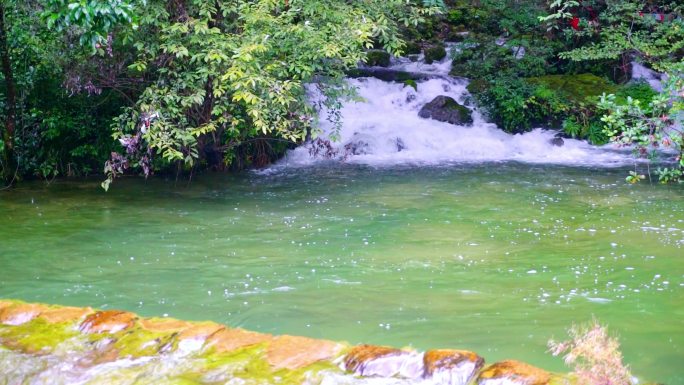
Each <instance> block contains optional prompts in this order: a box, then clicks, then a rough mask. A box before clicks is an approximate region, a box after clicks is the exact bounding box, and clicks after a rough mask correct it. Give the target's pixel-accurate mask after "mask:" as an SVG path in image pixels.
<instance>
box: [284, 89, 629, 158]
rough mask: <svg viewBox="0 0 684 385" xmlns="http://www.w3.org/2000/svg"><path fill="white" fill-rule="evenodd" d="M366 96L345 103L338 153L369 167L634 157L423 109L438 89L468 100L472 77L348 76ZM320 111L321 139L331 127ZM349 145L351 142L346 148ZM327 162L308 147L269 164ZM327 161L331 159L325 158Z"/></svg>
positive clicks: (539, 132) (544, 132)
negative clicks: (454, 120)
mask: <svg viewBox="0 0 684 385" xmlns="http://www.w3.org/2000/svg"><path fill="white" fill-rule="evenodd" d="M348 81H349V83H350V84H351V85H352V86H354V87H356V88H357V89H358V93H359V94H360V96H361V97H362V98H363V99H364V101H363V102H346V103H344V104H343V108H342V127H341V130H340V132H339V140H338V141H336V142H333V143H332V146H333V147H334V148H335V150H336V151H337V154H336V156H334V157H333V159H336V160H338V161H344V162H348V163H358V164H367V165H371V166H391V165H441V164H449V163H474V162H475V163H477V162H498V161H520V162H527V163H549V164H567V165H590V166H592V165H596V166H601V167H611V166H622V165H625V164H630V163H632V162H633V159H632V157H631V154H630V153H629V152H628V151H624V150H622V151H618V150H617V149H616V148H614V147H613V146H612V145H608V146H603V147H596V146H592V145H590V144H588V143H586V142H584V141H579V140H573V139H565V140H564V145H563V146H561V147H558V146H554V145H552V144H551V141H552V140H553V139H554V137H555V132H553V131H547V130H543V129H540V128H537V129H535V130H532V131H531V132H528V133H525V134H519V135H512V134H508V133H506V132H503V131H502V130H500V129H499V128H498V127H497V126H496V125H495V124H492V123H487V122H486V120H485V119H484V118H483V116H482V114H481V113H480V112H479V111H478V110H477V109H476V110H475V111H473V119H474V123H473V124H472V126H458V125H453V124H449V123H443V122H439V121H436V120H432V119H423V118H420V117H419V116H418V112H419V111H420V109H421V108H422V107H423V106H424V105H425V104H426V103H428V102H430V101H431V100H432V99H434V98H435V97H437V96H439V95H446V96H450V97H452V98H454V99H455V100H457V101H458V102H459V103H462V104H463V103H467V101H468V99H469V98H470V95H469V93H468V91H467V90H466V86H467V85H468V81H467V80H464V79H455V78H449V77H446V76H442V77H438V78H434V79H431V80H425V81H419V82H418V87H417V90H414V89H413V88H412V87H410V86H407V85H405V84H402V83H396V82H386V81H382V80H379V79H375V78H360V79H350V80H348ZM324 116H325V112H322V118H321V119H320V120H321V125H322V130H323V132H322V134H321V135H320V136H319V137H321V138H328V137H329V136H330V135H331V134H333V132H334V129H333V125H332V124H331V123H329V122H328V121H326V120H325V118H324ZM345 147H346V148H345ZM321 161H326V159H324V158H323V157H316V158H314V157H312V156H311V155H310V153H309V147H308V146H300V147H299V148H297V149H294V150H292V151H290V152H289V153H288V154H287V155H286V156H285V158H284V159H283V160H281V161H280V162H279V163H277V164H276V165H275V166H273V168H272V169H271V171H276V170H278V169H281V168H284V167H289V166H300V167H301V166H308V165H311V164H313V163H316V162H321ZM328 161H329V159H328Z"/></svg>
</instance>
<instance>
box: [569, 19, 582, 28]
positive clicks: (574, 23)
mask: <svg viewBox="0 0 684 385" xmlns="http://www.w3.org/2000/svg"><path fill="white" fill-rule="evenodd" d="M579 22H580V19H579V17H577V16H575V17H573V18H572V20H570V26H571V27H572V29H574V30H575V31H579Z"/></svg>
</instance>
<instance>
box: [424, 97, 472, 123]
mask: <svg viewBox="0 0 684 385" xmlns="http://www.w3.org/2000/svg"><path fill="white" fill-rule="evenodd" d="M418 116H420V117H421V118H425V119H434V120H438V121H440V122H446V123H451V124H457V125H471V124H473V116H472V113H471V112H470V110H469V109H468V108H467V107H464V106H462V105H460V104H458V102H457V101H456V100H454V99H453V98H451V97H449V96H444V95H441V96H438V97H436V98H434V99H433V100H432V101H431V102H430V103H428V104H426V105H424V106H423V108H421V110H420V112H418Z"/></svg>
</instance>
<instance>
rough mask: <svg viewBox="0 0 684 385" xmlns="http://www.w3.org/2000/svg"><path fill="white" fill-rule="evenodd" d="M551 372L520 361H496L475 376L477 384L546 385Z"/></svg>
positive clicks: (549, 379)
mask: <svg viewBox="0 0 684 385" xmlns="http://www.w3.org/2000/svg"><path fill="white" fill-rule="evenodd" d="M550 381H551V373H549V372H547V371H545V370H543V369H539V368H536V367H534V366H532V365H529V364H526V363H524V362H520V361H514V360H507V361H501V362H497V363H495V364H493V365H490V366H489V367H487V368H485V370H483V371H482V372H481V373H480V375H479V376H478V378H477V384H478V385H489V384H501V383H506V384H511V385H548V384H549V382H550Z"/></svg>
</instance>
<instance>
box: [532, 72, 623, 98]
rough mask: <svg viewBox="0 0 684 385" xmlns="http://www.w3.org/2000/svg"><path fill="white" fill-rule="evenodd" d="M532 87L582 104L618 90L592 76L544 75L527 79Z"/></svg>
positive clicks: (601, 79)
mask: <svg viewBox="0 0 684 385" xmlns="http://www.w3.org/2000/svg"><path fill="white" fill-rule="evenodd" d="M527 82H528V83H530V84H532V85H541V86H544V87H546V88H548V89H550V90H553V91H556V92H558V93H560V94H561V95H562V96H565V97H566V98H568V99H569V101H571V102H576V103H580V102H584V101H587V100H588V99H591V98H596V97H598V96H600V95H601V94H603V93H607V94H611V93H615V92H616V91H617V90H618V87H617V85H615V83H613V82H611V81H609V80H606V79H604V78H600V77H598V76H596V75H592V74H579V75H546V76H540V77H534V78H527Z"/></svg>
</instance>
